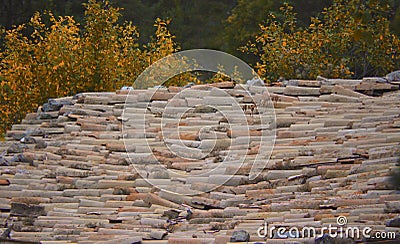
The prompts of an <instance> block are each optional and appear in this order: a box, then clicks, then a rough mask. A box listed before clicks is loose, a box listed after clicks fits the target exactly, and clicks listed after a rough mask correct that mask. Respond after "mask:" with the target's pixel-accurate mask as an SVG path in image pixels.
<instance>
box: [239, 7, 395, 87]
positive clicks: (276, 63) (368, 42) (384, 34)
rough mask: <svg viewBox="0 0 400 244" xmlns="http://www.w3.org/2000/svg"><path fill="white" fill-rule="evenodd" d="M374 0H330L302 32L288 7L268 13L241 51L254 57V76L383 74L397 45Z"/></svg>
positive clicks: (392, 66)
mask: <svg viewBox="0 0 400 244" xmlns="http://www.w3.org/2000/svg"><path fill="white" fill-rule="evenodd" d="M381 2H384V1H376V0H335V1H334V3H333V4H332V5H331V6H330V7H329V8H326V9H325V10H324V11H323V12H322V13H321V15H320V16H319V17H315V18H312V19H311V24H310V25H309V26H308V27H306V28H301V27H299V26H298V25H297V20H296V14H295V13H294V12H293V8H292V7H291V6H289V5H285V6H283V7H282V8H281V16H280V17H277V16H275V15H274V14H270V15H269V16H268V18H267V20H266V23H265V24H262V25H260V33H259V34H258V35H257V36H256V38H255V40H254V41H253V42H251V43H249V44H248V45H246V46H245V47H243V48H242V50H243V51H245V52H250V53H254V54H255V55H256V56H258V58H259V61H258V63H257V64H256V65H255V68H256V69H257V70H258V73H259V75H261V76H262V77H263V78H264V79H265V80H267V81H271V82H273V81H276V80H277V79H279V78H280V77H284V78H286V79H289V78H300V79H315V78H316V77H317V76H318V75H322V76H325V77H328V78H345V77H352V78H360V77H364V76H383V75H385V74H387V73H388V72H390V71H393V70H395V69H398V68H399V67H400V53H399V52H400V41H399V38H398V36H396V35H395V34H393V33H391V32H390V29H389V20H388V19H387V18H386V17H385V13H387V12H388V10H389V5H385V4H382V3H381Z"/></svg>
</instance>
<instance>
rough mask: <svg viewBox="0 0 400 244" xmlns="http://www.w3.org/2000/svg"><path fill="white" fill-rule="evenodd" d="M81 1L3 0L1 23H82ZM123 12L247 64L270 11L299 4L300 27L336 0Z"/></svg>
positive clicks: (157, 6) (197, 4)
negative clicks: (50, 19) (246, 48)
mask: <svg viewBox="0 0 400 244" xmlns="http://www.w3.org/2000/svg"><path fill="white" fill-rule="evenodd" d="M84 2H86V1H82V0H81V1H79V0H0V25H2V26H4V27H6V28H7V29H9V28H11V27H12V26H13V25H18V24H22V23H26V22H27V21H28V20H29V19H30V17H31V16H32V15H33V14H34V12H36V11H39V12H42V11H44V10H51V11H52V12H53V13H54V14H55V15H62V16H65V15H70V16H74V18H75V19H76V20H77V21H78V22H80V21H82V20H83V17H84V7H83V5H82V3H84ZM110 2H111V3H112V5H113V6H117V7H120V8H123V10H121V13H122V16H121V21H125V20H128V21H132V22H133V24H134V25H135V26H137V27H138V29H139V32H140V33H141V36H140V42H141V43H147V42H148V41H149V37H150V36H151V35H152V33H153V32H154V27H153V24H154V20H155V19H156V18H157V17H159V18H162V19H165V18H170V19H172V22H171V24H170V27H169V28H170V31H171V32H172V33H173V34H174V35H175V36H176V41H177V42H178V43H179V44H180V46H181V47H182V49H192V48H210V49H217V50H222V51H226V52H229V53H231V54H233V55H237V56H239V57H241V58H243V59H245V60H246V61H249V62H251V61H252V60H251V59H252V57H249V56H247V57H246V55H248V54H245V53H243V52H240V51H238V50H237V49H238V48H239V47H240V46H243V45H245V44H246V42H247V41H248V40H249V39H251V38H252V37H254V36H255V34H256V33H257V32H258V31H259V27H258V24H259V23H262V22H263V20H264V19H265V17H266V15H267V13H269V12H274V13H276V15H277V16H278V17H279V11H278V10H279V7H280V6H282V4H283V3H284V2H287V3H289V4H291V5H292V6H294V11H295V12H296V13H297V17H298V21H299V24H300V25H304V26H306V25H308V24H309V21H310V17H312V16H315V15H317V14H318V13H320V12H321V11H323V9H324V8H325V7H328V6H329V5H331V4H332V1H331V0H286V1H282V0H111V1H110ZM387 2H388V4H390V5H391V10H390V13H387V15H388V18H389V19H390V21H391V29H392V31H393V32H394V33H397V34H398V35H399V34H400V0H388V1H387Z"/></svg>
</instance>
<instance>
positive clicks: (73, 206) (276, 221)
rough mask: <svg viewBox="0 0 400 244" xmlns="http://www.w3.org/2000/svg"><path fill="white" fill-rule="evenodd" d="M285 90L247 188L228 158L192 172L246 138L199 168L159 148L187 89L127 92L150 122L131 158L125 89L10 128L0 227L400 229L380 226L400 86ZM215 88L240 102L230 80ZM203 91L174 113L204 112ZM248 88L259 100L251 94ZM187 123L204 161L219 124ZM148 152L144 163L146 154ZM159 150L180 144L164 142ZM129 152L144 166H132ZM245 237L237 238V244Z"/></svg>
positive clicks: (398, 126) (66, 236)
mask: <svg viewBox="0 0 400 244" xmlns="http://www.w3.org/2000/svg"><path fill="white" fill-rule="evenodd" d="M285 85H286V86H282V87H270V88H268V90H269V92H270V96H271V98H272V101H273V105H274V107H275V114H276V135H277V137H276V141H275V147H274V149H273V151H272V155H271V159H270V160H269V162H268V164H267V166H266V169H265V170H264V171H263V172H262V173H261V175H260V176H259V177H258V178H256V179H255V180H249V179H248V174H249V171H250V167H249V165H246V164H243V165H240V167H239V168H235V167H236V165H235V163H234V161H232V162H231V163H230V164H229V165H226V166H225V167H223V169H222V170H221V169H219V170H217V171H216V172H214V173H211V174H208V175H205V176H204V175H203V176H196V175H195V174H194V172H197V173H198V172H201V171H202V170H204V169H209V168H210V167H213V164H215V162H217V161H218V160H220V158H219V157H221V156H226V155H227V154H226V152H227V151H229V150H238V152H241V151H240V150H242V148H240V146H238V145H241V144H240V138H241V137H240V135H241V130H240V127H236V129H232V130H225V131H224V130H222V131H217V132H216V134H217V137H218V139H219V142H221V141H222V140H224V139H232V140H234V143H233V144H230V145H229V147H222V149H220V150H218V151H217V153H215V152H214V153H212V154H210V155H209V156H207V157H206V158H204V159H199V160H192V161H188V160H182V159H178V158H177V157H176V155H171V153H168V152H165V150H161V149H160V148H161V147H160V145H161V144H163V141H162V138H163V135H162V131H161V130H160V127H159V125H157V123H156V122H157V121H158V119H159V118H158V117H159V115H160V113H162V112H163V107H164V106H165V104H166V103H167V101H168V99H171V98H172V97H173V96H174V95H175V94H177V93H179V92H181V91H182V88H176V87H175V88H173V87H172V88H169V89H166V88H165V89H164V88H162V89H161V90H160V91H158V92H157V93H156V94H155V96H153V99H150V98H149V97H148V96H149V94H151V92H152V91H153V90H146V91H145V90H144V91H139V90H137V91H136V90H135V91H134V92H133V94H134V96H136V98H135V99H137V100H136V101H137V102H136V103H135V104H134V105H133V107H132V108H130V110H129V113H130V115H131V117H130V118H131V119H132V118H135V116H138V118H139V117H140V116H143V114H144V113H145V112H146V111H148V110H149V109H148V108H147V107H146V106H144V104H146V101H150V100H152V101H151V109H150V110H151V111H152V113H148V115H146V116H148V118H147V117H146V119H147V122H148V123H147V124H146V125H145V126H146V131H145V132H143V128H142V127H141V125H139V124H135V123H136V122H135V121H134V120H132V123H131V124H130V127H129V126H128V128H127V131H129V133H128V135H129V136H128V137H129V138H128V139H127V140H130V143H132V144H129V145H128V147H127V148H126V147H125V144H124V141H123V140H122V137H123V134H122V126H123V123H122V120H123V119H124V118H123V116H122V112H123V108H124V102H125V101H126V96H127V94H126V92H124V91H119V92H117V93H82V94H78V95H76V96H74V97H68V98H60V99H54V100H51V101H49V103H47V104H45V105H43V107H42V108H41V109H39V110H38V112H37V113H32V114H28V115H27V116H26V118H25V119H24V120H23V121H22V123H21V124H16V125H14V126H13V128H12V130H10V131H8V132H7V138H6V139H7V140H6V141H5V142H1V143H0V152H1V151H4V153H3V155H2V156H1V157H0V165H1V166H0V209H1V213H0V220H1V222H2V223H6V222H7V224H8V226H10V225H11V224H13V227H12V231H11V237H12V238H13V239H16V240H26V241H55V240H59V241H62V240H64V241H65V242H79V243H100V242H104V243H107V242H108V240H114V241H113V242H115V240H119V242H121V243H135V242H140V241H141V240H143V241H144V242H146V241H149V243H164V242H163V241H160V242H150V240H160V239H164V240H165V243H167V242H168V243H183V242H184V241H188V239H190V240H191V242H185V243H212V242H215V243H224V242H228V241H230V240H231V237H232V235H233V233H234V232H235V231H238V230H244V231H247V232H248V233H249V234H250V241H262V240H263V239H262V238H260V237H258V236H257V234H256V231H257V229H258V228H259V226H262V225H263V223H264V220H266V221H267V222H268V223H269V224H270V225H276V226H280V225H283V226H298V227H299V228H301V227H304V226H315V227H316V228H319V229H320V228H321V227H322V226H327V225H328V224H333V225H336V224H337V222H336V221H337V219H336V217H338V216H346V217H347V220H348V224H349V225H351V226H359V227H360V228H362V227H364V226H369V227H371V228H373V230H374V231H396V232H398V231H399V227H398V226H396V225H395V224H391V223H388V221H389V220H391V219H394V218H396V217H398V213H399V212H400V195H399V194H398V192H397V191H395V190H393V189H392V187H391V186H390V184H389V182H388V179H389V176H390V174H391V172H393V170H394V169H395V168H396V167H397V166H396V165H397V164H398V155H399V152H400V147H399V142H400V92H399V91H398V88H399V87H398V85H393V84H390V83H383V82H382V80H381V79H380V78H364V79H363V80H326V79H323V80H316V81H304V80H291V81H288V82H287V83H286V84H285ZM214 86H218V87H219V88H221V89H224V90H225V91H227V92H228V93H229V94H233V95H234V96H235V98H236V99H242V100H241V102H243V99H244V98H243V96H239V95H238V94H236V92H237V91H239V90H238V89H237V87H235V86H234V85H233V84H232V83H221V84H219V85H214ZM210 87H211V86H194V87H192V88H189V91H193V92H189V93H187V94H188V95H187V96H185V97H180V99H179V100H178V101H176V102H175V103H174V106H175V107H176V108H177V109H179V108H183V110H185V109H186V108H187V107H191V104H192V103H193V104H196V103H199V102H200V103H205V102H206V101H205V100H201V99H200V98H199V95H198V94H199V93H201V92H207V91H209V89H210ZM249 89H250V91H252V92H254V93H256V92H257V89H259V88H258V87H256V86H254V87H250V88H249ZM388 91H389V92H388ZM360 92H362V93H360ZM235 94H236V95H237V96H236V95H235ZM365 94H368V95H365ZM382 94H383V95H382ZM369 95H379V96H369ZM213 96H214V97H216V99H217V98H218V97H217V95H212V94H208V96H207V99H214V98H213ZM196 99H197V100H196ZM192 112H193V114H192V117H193V118H194V120H191V121H194V122H193V123H192V124H184V126H186V127H187V128H191V129H192V130H188V132H187V133H184V134H182V135H181V139H183V140H184V141H185V143H186V145H188V144H190V145H191V147H193V148H194V149H196V150H198V147H200V146H199V143H200V142H199V141H201V140H202V139H201V138H199V136H198V134H196V133H198V130H197V129H198V128H199V126H202V125H203V124H204V123H206V122H207V123H211V124H213V125H215V124H217V125H220V124H221V120H220V119H221V118H220V117H218V116H217V113H216V112H215V111H214V110H212V109H207V108H205V111H197V113H196V111H192ZM246 116H247V117H248V118H251V116H252V114H251V113H248V114H246ZM216 118H218V120H217V119H216ZM202 121H203V122H204V123H202ZM216 121H217V123H216ZM181 125H183V123H182V124H181ZM135 126H136V127H135ZM196 130H197V132H196ZM193 131H194V132H193ZM255 131H259V130H257V129H255ZM253 136H255V137H257V136H259V134H257V133H256V132H254V133H253ZM177 139H178V137H177ZM147 142H149V144H150V148H151V149H152V152H148V151H146V148H145V147H144V145H145V143H147ZM167 143H169V144H170V145H171V146H173V145H174V144H176V143H175V141H174V140H172V139H171V140H170V141H168V142H167ZM235 143H236V144H235ZM251 145H253V144H251ZM246 150H247V151H246V152H247V154H248V155H249V157H250V158H251V157H252V155H253V156H254V154H256V153H257V148H256V149H254V148H253V147H251V146H250V148H246ZM197 152H198V151H195V153H197ZM149 153H154V154H156V155H157V158H158V159H159V160H160V161H161V162H162V164H163V165H165V166H166V167H168V168H169V169H171V170H174V171H175V172H179V173H180V176H179V177H168V176H166V175H165V172H164V171H163V170H162V169H160V167H159V166H157V165H155V164H151V162H149V159H148V157H147V156H148V154H149ZM128 154H129V156H130V157H131V159H132V157H133V160H134V161H135V163H137V164H138V165H139V166H138V165H132V164H131V163H130V161H129V160H128ZM150 161H151V160H150ZM140 165H141V166H140ZM141 167H142V168H143V169H144V168H146V167H147V168H150V170H149V172H150V173H149V174H148V175H147V177H148V178H149V179H152V180H153V181H154V182H156V184H159V185H162V186H165V187H166V189H175V190H176V191H186V190H187V191H201V190H203V189H208V187H210V186H216V188H215V189H213V190H211V191H209V192H207V193H202V194H200V195H194V196H190V195H178V194H172V193H169V192H168V191H161V190H159V189H157V188H155V187H153V186H152V185H151V184H149V183H148V181H146V180H144V179H142V177H141V175H140V174H139V173H140V172H139V171H140V170H141V169H142V168H141ZM236 170H238V171H237V172H236V174H235V175H234V176H232V177H231V178H229V180H228V181H227V182H225V184H224V185H222V186H219V185H218V184H219V183H220V182H221V181H224V180H225V179H226V178H224V175H227V176H229V175H231V174H232V171H236ZM182 175H183V176H182ZM168 187H169V188H168ZM393 226H394V227H393ZM6 229H7V228H6V227H5V228H3V229H2V230H3V231H5V230H6ZM240 238H241V237H240V232H236V233H235V235H234V236H233V239H232V241H235V240H240ZM294 240H296V239H294ZM303 240H307V239H303ZM309 240H313V238H309ZM110 242H111V241H110ZM44 243H45V242H44Z"/></svg>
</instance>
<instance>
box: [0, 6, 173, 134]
mask: <svg viewBox="0 0 400 244" xmlns="http://www.w3.org/2000/svg"><path fill="white" fill-rule="evenodd" d="M85 8H86V11H85V22H84V24H83V26H80V25H79V24H78V23H77V22H76V21H75V20H74V18H73V17H70V16H65V17H59V16H57V17H56V16H54V15H53V14H52V13H51V12H45V13H44V14H43V15H41V14H39V13H36V14H35V15H34V16H33V17H32V18H31V20H30V21H29V23H27V24H24V25H20V26H17V27H15V28H13V29H11V30H7V31H4V30H3V34H4V35H3V36H4V48H3V50H2V51H1V52H0V59H1V63H0V71H1V73H0V82H1V87H0V135H1V133H4V132H5V130H6V128H9V127H10V125H11V124H13V123H16V122H18V121H19V120H20V119H22V118H23V116H24V115H25V114H26V113H27V112H30V111H33V110H35V109H37V107H38V106H39V105H40V104H42V103H43V102H45V101H46V100H47V99H48V98H51V97H61V96H69V95H73V94H75V93H78V92H82V91H112V90H116V89H119V88H121V86H123V85H132V84H133V82H134V80H135V78H136V77H137V76H138V75H139V74H140V73H141V72H142V71H143V70H144V69H145V68H146V67H148V66H149V65H151V64H152V63H154V62H155V61H157V60H158V59H160V58H162V57H164V56H167V55H169V54H172V53H174V52H176V51H177V50H178V49H179V47H178V46H177V44H176V43H175V42H174V36H173V35H172V34H171V33H170V32H169V31H168V28H167V27H168V24H169V20H166V21H163V20H161V19H157V20H156V21H155V24H154V26H155V34H154V36H153V37H152V38H151V41H150V42H149V43H148V44H145V45H139V44H138V37H139V32H138V31H137V29H136V27H135V26H134V25H133V24H132V23H129V22H126V23H123V24H119V23H118V18H119V17H120V13H119V11H120V9H118V8H115V7H113V6H110V5H109V3H108V2H106V1H101V2H100V1H95V0H90V1H89V2H88V3H87V4H85ZM27 31H29V32H30V33H31V34H30V36H26V35H24V34H23V33H26V32H27Z"/></svg>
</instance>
